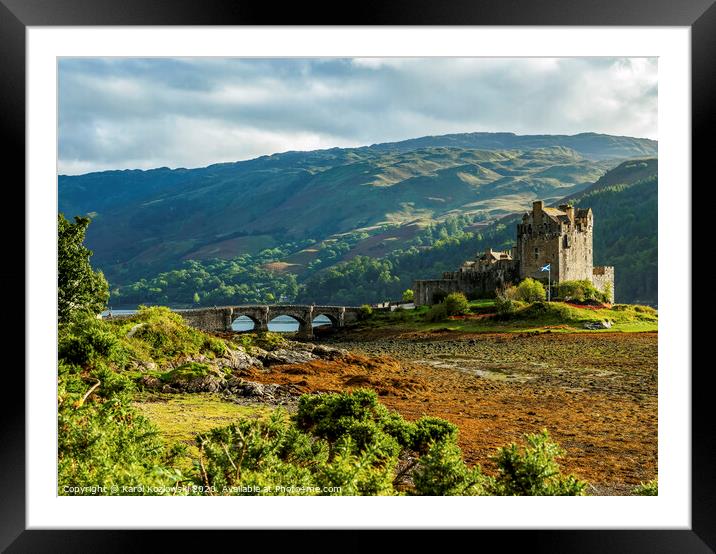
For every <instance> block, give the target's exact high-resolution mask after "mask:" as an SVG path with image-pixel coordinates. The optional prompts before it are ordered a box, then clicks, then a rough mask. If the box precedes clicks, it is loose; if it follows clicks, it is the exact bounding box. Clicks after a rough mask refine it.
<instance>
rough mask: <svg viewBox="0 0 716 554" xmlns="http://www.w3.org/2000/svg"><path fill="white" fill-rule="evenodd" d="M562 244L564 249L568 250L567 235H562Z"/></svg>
mask: <svg viewBox="0 0 716 554" xmlns="http://www.w3.org/2000/svg"><path fill="white" fill-rule="evenodd" d="M562 242H563V243H564V247H565V248H569V235H564V239H563V241H562Z"/></svg>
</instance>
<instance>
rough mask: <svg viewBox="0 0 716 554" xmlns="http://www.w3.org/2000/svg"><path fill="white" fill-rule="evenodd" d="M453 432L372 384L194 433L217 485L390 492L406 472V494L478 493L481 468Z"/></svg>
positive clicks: (206, 471) (205, 472)
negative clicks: (391, 405) (290, 410)
mask: <svg viewBox="0 0 716 554" xmlns="http://www.w3.org/2000/svg"><path fill="white" fill-rule="evenodd" d="M456 440H457V428H456V427H455V426H454V425H452V424H451V423H448V422H446V421H443V420H440V419H438V418H434V417H423V418H421V419H420V420H418V421H417V422H415V423H410V422H408V421H405V420H404V419H403V418H402V417H401V416H400V415H399V414H398V413H396V412H391V411H390V410H388V409H387V408H386V407H385V406H383V405H382V404H380V403H379V402H378V401H377V396H376V395H375V393H374V392H372V391H365V390H358V391H355V392H352V393H341V394H326V395H304V396H302V397H301V398H300V399H299V407H298V412H297V414H296V415H295V416H294V417H293V418H292V419H290V420H289V419H288V418H287V417H285V416H284V417H278V416H275V417H272V418H271V420H270V421H269V422H265V421H260V420H259V421H256V420H245V421H241V422H239V423H237V424H235V425H232V426H229V427H227V428H223V429H215V430H213V431H211V432H210V433H208V434H206V435H204V436H202V437H200V438H199V439H198V444H199V446H200V448H201V455H202V459H201V460H200V462H199V464H198V470H199V475H200V478H201V479H203V480H204V481H205V483H206V484H208V485H211V486H216V487H219V488H223V487H226V486H229V487H230V486H232V485H235V484H237V483H242V484H247V483H256V484H260V485H262V486H269V488H273V489H274V490H275V488H276V487H277V486H278V487H279V488H280V489H281V490H282V491H284V489H285V486H286V485H294V484H298V485H301V486H303V487H304V488H303V489H301V490H299V491H294V492H290V491H285V492H283V493H284V494H344V495H345V494H350V495H357V494H360V495H366V494H371V495H376V494H391V495H392V494H399V493H400V490H399V489H397V488H396V483H397V482H398V481H401V480H405V479H406V478H407V479H408V483H410V482H411V481H412V485H406V486H407V492H409V493H411V494H465V495H468V494H481V493H482V488H481V483H482V481H483V478H482V475H481V473H480V469H479V467H478V468H475V469H468V468H467V467H466V466H465V463H464V461H463V459H462V453H461V451H460V449H459V448H458V446H457V444H456ZM401 460H403V465H402V466H399V462H400V461H401ZM408 460H411V461H409V462H408ZM399 467H400V469H399ZM202 468H203V469H202ZM402 482H404V481H402ZM234 494H246V492H241V491H238V492H234ZM253 494H271V493H268V492H256V491H254V492H253Z"/></svg>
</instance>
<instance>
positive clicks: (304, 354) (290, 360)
mask: <svg viewBox="0 0 716 554" xmlns="http://www.w3.org/2000/svg"><path fill="white" fill-rule="evenodd" d="M317 357H318V356H315V355H314V354H313V353H312V352H309V351H307V350H293V349H291V350H289V349H287V348H279V349H277V350H273V351H271V352H266V354H265V355H264V356H263V357H261V358H260V360H261V361H262V362H263V364H264V365H265V366H271V365H279V364H281V365H283V364H305V363H307V362H310V361H311V360H315V359H316V358H317Z"/></svg>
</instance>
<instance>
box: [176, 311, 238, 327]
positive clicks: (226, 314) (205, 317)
mask: <svg viewBox="0 0 716 554" xmlns="http://www.w3.org/2000/svg"><path fill="white" fill-rule="evenodd" d="M176 312H177V313H178V314H179V315H180V316H182V317H183V318H184V321H186V323H187V325H189V326H191V327H195V328H197V329H201V330H203V331H229V330H231V322H232V318H231V308H205V309H198V310H176Z"/></svg>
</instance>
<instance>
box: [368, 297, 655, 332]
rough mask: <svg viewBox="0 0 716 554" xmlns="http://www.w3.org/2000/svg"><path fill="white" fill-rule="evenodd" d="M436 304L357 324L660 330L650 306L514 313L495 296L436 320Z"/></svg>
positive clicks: (537, 308) (544, 306)
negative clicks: (601, 325)
mask: <svg viewBox="0 0 716 554" xmlns="http://www.w3.org/2000/svg"><path fill="white" fill-rule="evenodd" d="M435 309H436V308H434V307H429V306H420V307H418V308H416V309H414V310H396V311H394V312H382V311H375V312H373V314H372V315H371V317H370V318H368V319H367V320H365V321H363V322H361V323H359V324H358V326H359V327H360V328H370V327H376V328H381V327H383V328H398V329H405V330H406V331H408V330H410V331H437V330H444V331H460V332H467V333H515V332H556V333H560V332H561V333H604V332H626V333H634V332H647V331H650V332H653V331H657V330H658V314H657V312H656V310H655V309H653V308H651V307H649V306H639V305H631V304H615V305H614V306H606V305H605V306H579V305H576V304H568V303H565V302H535V303H532V304H525V305H521V306H519V307H517V308H516V310H515V311H514V312H513V313H505V314H499V313H497V307H496V305H495V301H494V300H474V301H472V302H470V304H469V312H468V313H467V314H465V315H456V316H446V317H445V318H442V319H439V320H437V321H431V319H434V316H433V311H434V310H435ZM603 321H609V322H610V323H611V327H609V328H604V329H587V328H585V324H589V323H598V322H603Z"/></svg>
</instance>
